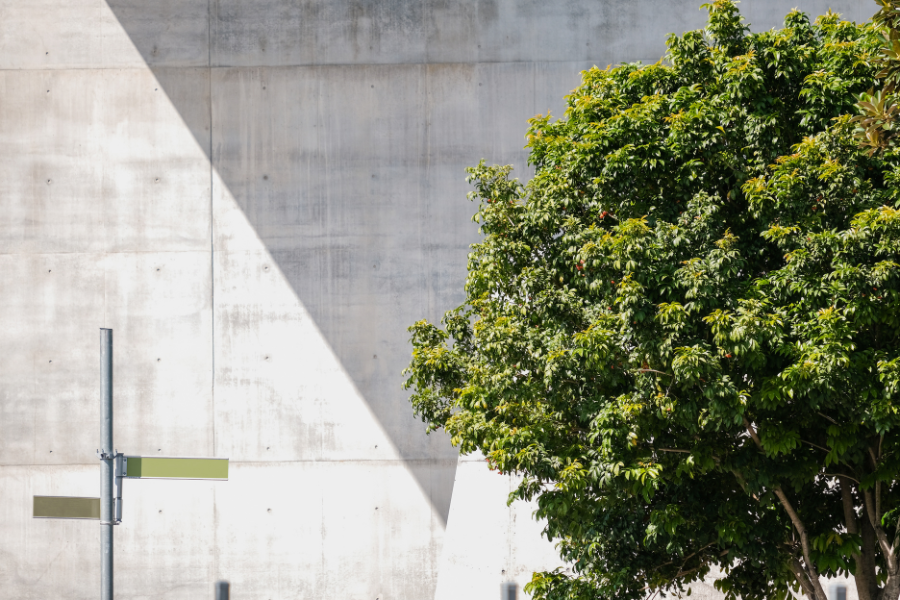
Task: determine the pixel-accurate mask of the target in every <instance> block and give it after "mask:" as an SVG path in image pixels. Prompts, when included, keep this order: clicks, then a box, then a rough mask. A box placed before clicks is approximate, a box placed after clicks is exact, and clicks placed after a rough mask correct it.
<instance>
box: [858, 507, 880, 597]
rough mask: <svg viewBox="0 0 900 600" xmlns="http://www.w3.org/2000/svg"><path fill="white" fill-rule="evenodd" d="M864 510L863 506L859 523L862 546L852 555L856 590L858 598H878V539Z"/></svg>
mask: <svg viewBox="0 0 900 600" xmlns="http://www.w3.org/2000/svg"><path fill="white" fill-rule="evenodd" d="M865 510H866V507H865V506H863V518H862V519H861V523H860V534H861V536H862V548H861V549H860V554H858V555H856V556H855V557H854V558H856V574H855V578H856V592H857V594H859V600H878V591H879V590H878V580H877V578H876V574H875V545H876V544H877V543H878V541H877V540H876V539H875V530H874V529H872V524H871V523H870V522H869V516H868V515H867V514H866V512H865ZM857 557H858V558H857Z"/></svg>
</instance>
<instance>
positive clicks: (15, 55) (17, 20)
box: [0, 0, 209, 70]
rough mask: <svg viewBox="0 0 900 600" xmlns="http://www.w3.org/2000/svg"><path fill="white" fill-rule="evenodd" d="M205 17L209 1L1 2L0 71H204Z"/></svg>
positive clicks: (42, 0)
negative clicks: (155, 68) (162, 68)
mask: <svg viewBox="0 0 900 600" xmlns="http://www.w3.org/2000/svg"><path fill="white" fill-rule="evenodd" d="M208 14H209V2H208V0H178V2H177V3H171V2H143V1H141V0H65V2H60V1H59V0H33V1H30V2H20V1H18V0H0V23H2V24H3V27H2V28H0V68H2V69H30V70H44V69H93V68H123V67H131V68H135V67H137V68H140V67H145V66H146V65H147V64H150V65H153V66H170V67H171V66H178V67H196V66H205V65H207V64H208V62H209V46H208V42H207V40H208V37H207V33H208V31H209V27H208ZM123 21H127V22H128V24H129V27H128V28H127V31H126V30H124V29H123V26H122V22H123Z"/></svg>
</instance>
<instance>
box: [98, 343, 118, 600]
mask: <svg viewBox="0 0 900 600" xmlns="http://www.w3.org/2000/svg"><path fill="white" fill-rule="evenodd" d="M112 334H113V332H112V329H101V330H100V406H101V415H102V422H101V424H100V599H101V600H113V524H114V522H115V518H116V515H115V509H114V506H113V479H114V478H115V469H114V464H113V463H114V459H113V456H114V455H115V449H113V395H112V387H113V370H112V367H113V335H112Z"/></svg>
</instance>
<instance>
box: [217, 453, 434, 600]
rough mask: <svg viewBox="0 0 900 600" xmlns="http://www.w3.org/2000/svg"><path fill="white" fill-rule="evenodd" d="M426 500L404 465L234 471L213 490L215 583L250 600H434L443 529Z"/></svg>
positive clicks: (272, 466) (297, 465)
mask: <svg viewBox="0 0 900 600" xmlns="http://www.w3.org/2000/svg"><path fill="white" fill-rule="evenodd" d="M428 468H433V465H428ZM421 494H422V492H421V490H420V487H419V484H418V483H417V482H416V480H415V479H414V478H413V477H412V476H411V475H410V473H409V470H408V469H407V468H406V467H405V466H404V465H403V464H402V463H399V462H397V461H377V460H373V461H353V462H343V461H342V462H328V461H321V462H320V461H311V462H286V463H254V464H241V465H236V466H235V468H233V475H231V477H230V480H229V481H228V483H227V485H226V486H220V487H217V488H216V541H217V545H218V560H217V575H218V576H220V577H223V578H226V579H228V580H229V581H230V582H231V583H232V586H233V588H232V589H233V590H234V594H235V595H236V596H237V594H238V593H240V594H241V596H242V597H247V598H262V597H270V596H271V597H272V598H276V597H277V598H289V599H293V598H297V599H299V598H373V599H374V598H382V599H389V598H429V597H431V595H432V594H433V591H432V590H433V589H434V579H435V576H436V572H437V561H438V556H437V549H438V548H439V547H440V541H441V539H442V538H443V527H444V526H443V521H442V520H441V519H440V518H439V517H438V516H437V515H435V514H434V513H428V512H424V511H421V510H418V509H417V507H418V506H420V505H422V504H427V502H423V499H422V496H421ZM253 556H255V557H262V556H265V557H266V559H265V560H248V557H253Z"/></svg>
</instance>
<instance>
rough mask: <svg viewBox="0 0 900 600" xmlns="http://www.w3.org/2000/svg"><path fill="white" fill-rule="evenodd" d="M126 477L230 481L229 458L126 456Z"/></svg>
mask: <svg viewBox="0 0 900 600" xmlns="http://www.w3.org/2000/svg"><path fill="white" fill-rule="evenodd" d="M125 477H128V478H140V479H217V480H227V479H228V459H227V458H160V457H156V456H126V457H125Z"/></svg>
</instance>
